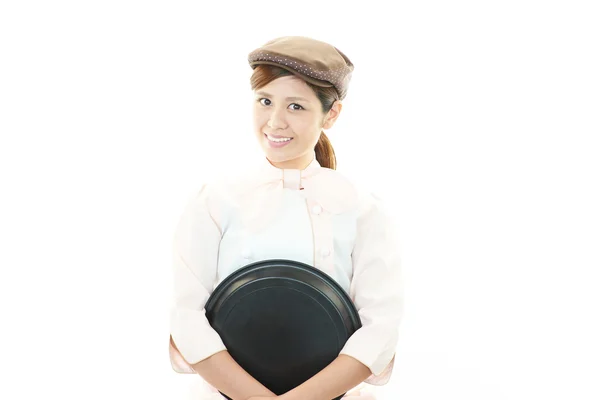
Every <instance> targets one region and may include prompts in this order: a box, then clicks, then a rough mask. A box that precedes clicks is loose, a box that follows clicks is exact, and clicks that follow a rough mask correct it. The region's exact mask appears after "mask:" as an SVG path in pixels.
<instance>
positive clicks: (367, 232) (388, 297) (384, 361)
mask: <svg viewBox="0 0 600 400" xmlns="http://www.w3.org/2000/svg"><path fill="white" fill-rule="evenodd" d="M398 245H399V243H398V242H397V237H396V235H395V227H394V225H393V221H392V220H391V219H390V218H389V217H388V216H387V215H386V212H385V208H384V206H383V203H382V202H381V201H380V200H379V199H378V198H376V197H374V196H368V201H366V205H365V206H363V207H362V210H361V212H360V214H359V216H358V220H357V231H356V242H355V245H354V249H353V251H352V269H353V275H352V280H351V282H350V297H351V298H352V300H353V302H354V305H355V306H356V308H357V310H358V313H359V315H360V319H361V322H362V327H361V328H359V329H358V330H357V331H356V332H355V333H354V334H353V335H352V336H351V337H350V338H349V339H348V341H347V342H346V344H345V345H344V347H343V349H342V350H341V352H340V354H345V355H348V356H351V357H353V358H355V359H357V360H358V361H360V362H361V363H363V364H364V365H366V366H367V367H369V369H370V370H371V372H372V375H371V377H369V378H368V379H367V380H366V381H365V382H367V383H371V384H373V385H384V384H385V383H387V381H388V380H389V378H390V376H391V372H392V369H393V364H394V359H395V353H396V345H397V342H398V334H399V326H400V320H401V317H402V309H403V287H402V281H401V274H400V255H399V249H398Z"/></svg>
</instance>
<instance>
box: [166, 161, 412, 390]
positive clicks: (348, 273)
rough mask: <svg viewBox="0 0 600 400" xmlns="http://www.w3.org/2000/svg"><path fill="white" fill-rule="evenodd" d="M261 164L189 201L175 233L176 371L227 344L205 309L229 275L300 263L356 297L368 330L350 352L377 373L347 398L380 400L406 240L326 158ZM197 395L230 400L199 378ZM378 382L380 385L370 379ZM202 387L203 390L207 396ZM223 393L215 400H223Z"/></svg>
mask: <svg viewBox="0 0 600 400" xmlns="http://www.w3.org/2000/svg"><path fill="white" fill-rule="evenodd" d="M261 161H262V163H261V164H260V165H258V166H257V167H256V168H253V169H250V170H249V171H246V172H244V173H242V174H240V175H236V176H233V177H230V178H228V179H220V180H219V181H215V182H210V183H207V184H204V185H203V186H202V189H201V190H200V191H199V193H198V194H197V195H196V196H195V197H194V198H193V199H192V200H191V201H190V202H189V204H188V205H187V207H186V209H185V211H184V212H183V215H182V217H181V219H180V221H179V224H178V226H177V229H176V232H175V238H174V242H173V244H174V260H173V261H174V263H173V272H174V292H173V307H172V311H171V337H172V339H173V341H174V343H175V345H176V346H177V349H175V348H174V347H172V346H171V345H170V346H169V347H170V351H169V354H170V358H171V363H172V366H173V368H174V370H175V371H177V372H180V373H194V371H193V370H192V369H191V368H190V367H189V364H195V363H197V362H199V361H202V360H204V359H206V358H208V357H210V356H211V355H213V354H215V353H217V352H220V351H222V350H226V347H225V346H224V344H223V342H222V341H221V338H220V336H219V335H218V333H217V332H216V331H215V330H214V329H213V328H212V327H211V326H210V324H209V323H208V321H207V319H206V316H205V310H204V305H205V304H206V301H207V300H208V297H209V296H210V294H211V293H212V291H213V290H214V288H215V287H216V286H217V285H218V284H219V283H220V282H221V281H222V280H223V279H225V278H226V277H227V276H229V275H230V274H231V273H233V272H234V271H236V270H237V269H239V268H241V267H244V266H246V265H248V264H250V263H253V262H256V261H261V260H268V259H277V258H278V259H290V260H295V261H300V262H303V263H306V264H309V265H313V266H315V267H316V268H319V269H320V270H322V271H324V272H325V273H327V274H328V275H330V276H331V277H332V278H333V279H335V280H336V281H337V283H338V284H340V286H341V287H342V288H343V289H344V290H345V291H346V292H347V293H348V294H349V295H350V298H351V299H352V301H353V303H354V305H355V306H356V308H357V310H358V312H359V315H360V318H361V322H362V327H361V328H360V329H359V330H357V331H356V332H355V333H354V334H353V335H352V336H351V337H350V339H349V340H348V341H347V342H346V344H345V346H344V348H343V349H342V351H341V352H340V354H346V355H348V356H351V357H353V358H355V359H357V360H358V361H360V362H362V363H363V364H365V365H366V366H367V367H369V369H370V370H371V372H372V375H371V376H370V377H369V378H368V379H367V380H365V382H363V383H362V384H361V385H359V386H358V387H357V388H355V389H354V390H350V391H349V392H348V393H347V394H346V396H345V397H344V398H345V399H346V398H347V399H348V400H349V399H353V398H357V399H358V398H360V399H361V400H367V399H373V398H374V397H373V394H372V392H373V391H372V390H371V391H369V389H370V388H372V386H370V385H377V386H380V385H384V384H386V383H387V382H388V380H389V378H390V375H391V372H392V369H393V366H394V355H395V352H396V345H397V341H398V328H399V325H400V320H401V316H402V293H403V290H402V282H401V277H400V259H399V251H398V243H397V242H396V236H395V235H394V233H393V228H394V227H393V224H392V223H391V222H390V220H389V218H388V217H387V216H386V213H385V209H384V207H383V204H382V203H381V201H380V200H379V199H378V198H376V197H375V196H373V195H372V194H371V193H369V192H366V191H361V190H360V189H359V188H358V187H356V185H354V184H352V183H351V182H350V181H349V180H348V179H347V178H346V177H344V176H343V175H342V174H341V173H340V172H338V171H336V170H331V169H329V168H323V167H321V166H320V164H319V162H318V161H317V159H316V157H315V158H314V159H313V161H312V163H311V164H310V165H309V166H308V167H307V168H305V169H304V170H299V169H279V168H276V167H274V166H273V165H271V163H270V162H269V161H268V160H267V159H266V158H265V159H264V161H263V160H261ZM196 376H197V377H198V380H199V381H201V382H200V386H198V385H196V386H197V387H196V392H197V394H196V396H198V397H195V398H196V399H203V400H204V399H207V400H208V399H212V398H214V399H222V396H221V395H220V394H219V393H218V392H217V391H216V389H215V388H213V387H212V386H210V385H209V384H208V383H207V382H204V381H203V380H202V379H201V377H200V376H199V375H196ZM366 384H370V385H366ZM198 391H200V393H202V394H200V393H198ZM213 396H214V397H213Z"/></svg>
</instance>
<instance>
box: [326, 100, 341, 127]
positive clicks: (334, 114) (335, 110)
mask: <svg viewBox="0 0 600 400" xmlns="http://www.w3.org/2000/svg"><path fill="white" fill-rule="evenodd" d="M341 112H342V102H341V101H340V100H336V101H335V102H334V103H333V106H332V107H331V110H329V112H328V113H327V114H326V115H325V119H324V120H323V129H329V128H331V127H332V126H333V124H335V121H336V120H337V118H338V117H339V116H340V113H341Z"/></svg>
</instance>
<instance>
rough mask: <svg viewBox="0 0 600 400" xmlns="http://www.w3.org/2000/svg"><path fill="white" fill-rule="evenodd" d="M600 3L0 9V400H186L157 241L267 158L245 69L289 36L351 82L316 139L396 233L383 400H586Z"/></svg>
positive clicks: (594, 272) (598, 170)
mask: <svg viewBox="0 0 600 400" xmlns="http://www.w3.org/2000/svg"><path fill="white" fill-rule="evenodd" d="M593 3H594V2H592V1H589V2H584V1H544V2H542V1H537V2H534V1H523V0H520V1H501V2H500V1H496V2H490V1H451V2H450V1H418V2H417V1H413V2H403V3H398V2H393V3H392V2H390V3H384V2H379V1H368V2H360V3H358V2H357V3H356V4H352V3H348V2H342V1H336V2H327V1H325V2H311V1H286V2H280V1H270V2H261V1H252V2H239V3H230V2H223V3H220V2H210V3H207V2H177V1H161V2H159V1H124V0H121V1H102V2H100V1H95V2H92V1H71V2H66V1H46V2H42V1H38V2H32V1H3V2H2V3H1V5H0V58H1V62H0V134H1V141H0V179H1V181H0V190H1V196H0V202H1V207H0V235H1V236H0V239H1V242H0V246H1V247H0V256H1V260H0V263H1V264H0V266H1V269H0V271H1V272H0V274H1V276H0V278H1V279H0V307H1V313H2V314H1V315H2V318H1V320H0V323H1V328H0V340H1V344H0V346H1V349H2V350H1V353H0V354H1V356H0V368H1V371H0V372H1V378H0V382H1V383H0V398H2V399H42V398H44V399H45V398H50V397H55V396H56V397H57V398H60V399H150V398H151V399H154V398H161V399H177V398H182V397H181V396H183V393H184V392H185V390H186V387H187V382H188V380H189V379H188V378H190V376H184V375H178V374H176V373H174V372H173V371H172V370H171V366H170V364H169V361H168V354H167V344H168V342H167V341H168V307H169V300H170V299H169V291H170V279H171V277H170V261H171V253H170V252H171V240H172V235H173V230H174V227H175V223H176V221H177V219H178V218H179V216H180V214H181V212H182V211H183V207H184V205H185V203H186V202H187V200H188V198H189V197H190V196H191V195H192V194H194V193H195V192H196V191H197V190H198V188H199V186H200V184H201V183H202V181H203V180H204V179H205V178H206V177H207V176H208V174H211V173H214V172H218V171H228V170H232V169H240V168H244V163H246V162H248V161H249V160H253V159H255V158H256V157H259V156H261V153H260V149H259V147H258V145H257V142H256V141H255V139H254V136H253V133H252V130H251V101H252V93H251V90H250V83H249V78H250V73H251V69H250V68H249V66H248V64H247V61H246V57H247V54H248V53H249V52H250V51H252V50H254V49H255V48H257V47H259V46H261V45H262V44H263V43H265V42H266V41H268V40H270V39H273V38H275V37H278V36H285V35H304V36H311V37H314V38H316V39H320V40H324V41H327V42H330V43H332V44H334V45H335V46H336V47H338V48H339V49H341V50H342V51H343V52H344V53H346V55H348V57H349V58H350V59H351V60H352V61H353V63H354V64H355V72H354V75H353V78H352V82H351V86H350V90H349V93H348V97H347V98H346V100H345V102H344V109H343V112H342V115H341V116H340V119H339V120H338V122H337V124H336V126H335V127H334V128H333V129H331V130H330V131H328V134H329V136H330V138H331V140H332V142H333V144H334V147H335V151H336V154H337V156H338V162H339V170H340V171H343V172H344V173H345V174H347V175H348V176H352V177H354V178H355V179H357V180H363V181H368V183H369V184H371V185H372V188H373V191H374V192H376V193H377V194H378V195H380V196H381V197H383V198H385V200H386V201H387V202H388V203H390V204H391V205H392V207H391V209H392V210H393V212H394V217H395V218H397V221H398V231H399V235H400V240H401V243H400V244H399V246H400V248H401V252H402V259H403V265H402V268H403V273H404V277H405V317H404V320H403V324H402V328H401V338H400V342H399V345H398V356H397V364H396V368H395V371H394V375H393V378H392V381H391V382H390V384H389V385H387V386H384V387H381V388H380V389H381V390H380V391H379V393H380V399H386V400H396V399H410V400H421V399H428V400H429V399H431V400H433V399H436V400H438V399H461V400H481V399H485V400H497V399H510V400H515V399H578V400H585V399H599V398H600V387H599V385H600V384H599V377H600V344H599V340H598V338H599V337H600V323H599V311H598V305H599V304H600V293H599V290H598V286H599V283H600V280H599V279H598V278H599V273H598V269H599V267H600V254H599V252H600V251H599V248H600V211H599V206H598V205H599V204H600V193H599V192H600V146H599V144H598V143H599V134H600V129H599V128H600V121H599V119H600V118H599V116H600V78H599V76H600V74H599V71H600V60H599V50H600V40H599V38H600V28H599V23H598V21H599V20H600V14H599V13H598V12H597V11H596V10H595V9H594V8H593V5H594V4H593ZM217 4H218V5H217Z"/></svg>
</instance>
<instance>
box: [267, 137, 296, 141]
mask: <svg viewBox="0 0 600 400" xmlns="http://www.w3.org/2000/svg"><path fill="white" fill-rule="evenodd" d="M267 138H269V140H270V141H271V142H289V141H290V140H292V138H281V139H277V138H274V137H272V136H269V135H267Z"/></svg>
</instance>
